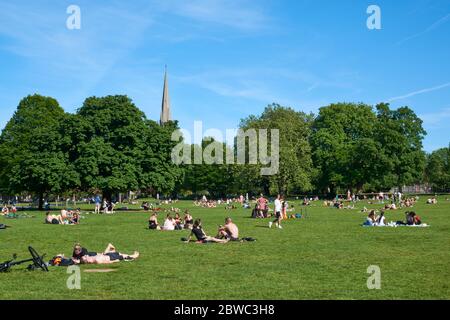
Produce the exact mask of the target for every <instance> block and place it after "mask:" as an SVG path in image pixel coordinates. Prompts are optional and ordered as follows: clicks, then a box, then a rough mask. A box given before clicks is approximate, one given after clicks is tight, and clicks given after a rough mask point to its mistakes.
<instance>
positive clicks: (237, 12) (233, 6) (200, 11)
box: [160, 0, 269, 31]
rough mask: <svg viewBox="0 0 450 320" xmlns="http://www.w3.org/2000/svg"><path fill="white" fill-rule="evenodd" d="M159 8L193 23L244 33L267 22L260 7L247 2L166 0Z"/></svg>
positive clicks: (261, 26)
mask: <svg viewBox="0 0 450 320" xmlns="http://www.w3.org/2000/svg"><path fill="white" fill-rule="evenodd" d="M160 8H161V9H162V10H163V11H166V12H169V13H173V14H176V15H179V16H182V17H185V18H189V19H192V20H195V21H200V22H206V23H210V24H215V25H223V26H227V27H232V28H235V29H239V30H244V31H254V30H258V29H261V28H264V26H266V25H267V23H268V20H269V18H268V15H266V14H265V13H264V11H263V9H262V8H261V6H260V5H257V4H256V2H254V1H248V0H190V1H179V0H166V1H164V2H161V4H160Z"/></svg>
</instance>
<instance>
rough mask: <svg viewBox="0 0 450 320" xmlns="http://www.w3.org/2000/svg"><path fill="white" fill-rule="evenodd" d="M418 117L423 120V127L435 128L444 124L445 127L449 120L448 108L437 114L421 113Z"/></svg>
mask: <svg viewBox="0 0 450 320" xmlns="http://www.w3.org/2000/svg"><path fill="white" fill-rule="evenodd" d="M419 117H420V118H421V119H422V120H423V122H424V125H425V127H428V128H430V127H433V128H437V127H440V126H441V125H443V124H444V122H445V125H447V123H448V119H450V107H447V108H444V109H442V110H440V111H438V112H431V113H423V114H420V115H419Z"/></svg>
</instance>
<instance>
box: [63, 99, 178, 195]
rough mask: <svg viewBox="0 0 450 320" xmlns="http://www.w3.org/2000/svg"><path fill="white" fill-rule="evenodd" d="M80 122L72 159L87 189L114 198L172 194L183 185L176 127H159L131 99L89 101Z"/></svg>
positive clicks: (75, 131)
mask: <svg viewBox="0 0 450 320" xmlns="http://www.w3.org/2000/svg"><path fill="white" fill-rule="evenodd" d="M77 117H78V119H76V120H73V121H74V123H75V124H77V126H78V128H76V129H73V130H71V136H72V139H73V141H72V145H73V146H74V147H73V148H74V149H73V150H71V152H70V154H71V155H74V157H73V160H74V164H75V167H76V168H77V171H78V172H79V174H80V176H81V188H82V189H83V190H95V189H97V190H101V191H102V194H103V196H104V197H105V198H107V199H111V197H112V195H113V194H115V193H119V192H125V191H128V190H139V189H145V190H151V191H153V192H162V193H169V192H171V191H172V190H173V189H174V188H175V185H176V183H177V182H178V181H180V180H181V176H182V170H181V168H179V167H178V166H175V165H174V164H173V163H172V162H171V161H170V159H171V148H172V147H173V146H174V145H175V142H172V141H171V134H172V132H173V131H174V130H176V129H177V123H176V122H171V123H168V124H166V125H164V126H162V127H161V126H159V125H158V124H157V123H156V122H155V121H151V120H148V119H146V117H145V114H144V113H143V112H142V111H141V110H139V109H138V108H137V107H136V106H135V105H134V104H133V102H132V101H131V100H130V99H129V98H128V97H127V96H107V97H102V98H98V97H91V98H88V99H86V101H85V102H84V104H83V106H82V107H81V108H80V109H79V110H78V112H77Z"/></svg>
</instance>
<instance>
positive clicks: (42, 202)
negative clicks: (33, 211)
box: [38, 192, 44, 211]
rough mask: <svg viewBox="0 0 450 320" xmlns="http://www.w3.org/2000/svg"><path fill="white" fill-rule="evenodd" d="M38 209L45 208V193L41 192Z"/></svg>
mask: <svg viewBox="0 0 450 320" xmlns="http://www.w3.org/2000/svg"><path fill="white" fill-rule="evenodd" d="M38 209H39V210H40V211H43V210H44V193H42V192H41V193H39V207H38Z"/></svg>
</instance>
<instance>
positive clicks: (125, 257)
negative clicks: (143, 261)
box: [49, 243, 139, 267]
mask: <svg viewBox="0 0 450 320" xmlns="http://www.w3.org/2000/svg"><path fill="white" fill-rule="evenodd" d="M138 257H139V252H137V251H135V252H134V253H133V254H125V253H120V252H118V251H117V250H116V247H115V246H114V245H112V244H111V243H110V244H108V246H107V247H106V249H105V251H103V252H89V251H88V250H87V249H86V248H83V247H82V246H81V245H80V244H79V243H77V244H75V246H74V248H73V253H72V257H71V258H69V259H67V258H65V257H64V255H63V254H58V255H56V256H55V257H53V259H52V260H50V261H49V265H51V266H66V267H67V266H70V265H75V264H111V263H117V262H120V261H133V260H135V259H137V258H138Z"/></svg>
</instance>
